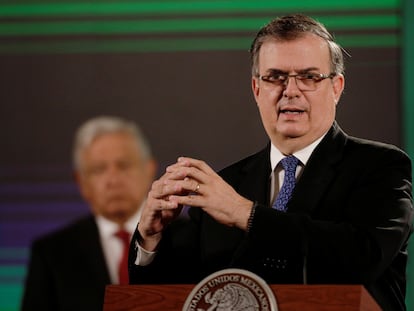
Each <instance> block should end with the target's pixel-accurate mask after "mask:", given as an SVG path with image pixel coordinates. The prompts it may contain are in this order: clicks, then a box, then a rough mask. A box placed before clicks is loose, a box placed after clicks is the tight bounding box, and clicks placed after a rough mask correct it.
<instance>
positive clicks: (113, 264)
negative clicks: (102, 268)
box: [95, 206, 142, 284]
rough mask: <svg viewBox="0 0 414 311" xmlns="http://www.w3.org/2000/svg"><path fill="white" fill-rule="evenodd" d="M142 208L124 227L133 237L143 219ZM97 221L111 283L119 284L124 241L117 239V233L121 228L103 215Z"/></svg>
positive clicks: (97, 217)
mask: <svg viewBox="0 0 414 311" xmlns="http://www.w3.org/2000/svg"><path fill="white" fill-rule="evenodd" d="M141 208H142V206H141V207H140V208H139V209H138V211H137V212H136V213H135V214H134V215H133V216H132V217H131V218H130V219H129V220H128V221H127V222H126V223H125V225H124V227H123V229H124V230H126V231H127V232H128V233H129V234H130V236H131V237H132V235H133V234H134V231H135V228H136V226H137V223H138V221H139V219H140V217H141ZM95 219H96V224H97V225H98V231H99V237H100V240H101V245H102V248H103V253H104V256H105V262H106V265H107V267H108V271H109V277H110V280H111V283H112V284H119V276H118V266H119V262H120V261H121V257H122V252H123V244H122V241H121V240H120V239H119V238H118V237H116V235H115V233H116V232H117V231H118V230H120V229H121V228H120V227H119V225H118V224H117V223H114V222H112V221H110V220H108V219H107V218H105V217H103V216H102V215H98V216H96V217H95Z"/></svg>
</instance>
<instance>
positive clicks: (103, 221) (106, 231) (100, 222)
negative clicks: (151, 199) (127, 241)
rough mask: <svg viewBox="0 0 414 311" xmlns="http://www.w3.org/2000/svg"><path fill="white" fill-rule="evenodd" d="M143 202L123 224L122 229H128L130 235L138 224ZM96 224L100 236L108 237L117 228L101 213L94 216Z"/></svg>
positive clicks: (117, 228) (117, 227) (117, 226)
mask: <svg viewBox="0 0 414 311" xmlns="http://www.w3.org/2000/svg"><path fill="white" fill-rule="evenodd" d="M143 205H144V203H143V204H141V206H140V208H139V209H138V210H137V212H136V213H135V214H134V215H132V217H130V218H129V219H128V221H127V222H126V223H125V224H124V229H125V230H126V231H128V232H129V233H130V234H131V235H132V234H133V233H134V231H135V228H136V226H137V224H138V221H139V219H140V218H141V211H142V208H143ZM95 220H96V224H97V226H98V230H99V233H100V235H101V236H102V237H110V236H112V235H114V234H115V233H116V232H117V231H118V230H119V229H120V227H119V225H118V224H117V223H115V222H113V221H110V220H109V219H107V218H105V217H103V216H102V215H97V216H95Z"/></svg>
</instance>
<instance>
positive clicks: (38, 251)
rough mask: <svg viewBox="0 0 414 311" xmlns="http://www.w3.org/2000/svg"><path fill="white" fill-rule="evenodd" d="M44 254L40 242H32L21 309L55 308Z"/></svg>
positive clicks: (47, 309)
mask: <svg viewBox="0 0 414 311" xmlns="http://www.w3.org/2000/svg"><path fill="white" fill-rule="evenodd" d="M48 267H50V265H49V264H48V263H47V260H46V256H44V252H43V247H42V244H41V243H39V242H34V243H33V246H32V250H31V256H30V262H29V266H28V272H27V276H26V281H25V288H24V294H23V300H22V305H21V310H22V311H36V310H44V311H49V310H50V311H52V310H57V309H58V307H57V303H56V301H55V297H56V294H54V285H53V278H52V275H51V274H52V271H51V270H50V268H48Z"/></svg>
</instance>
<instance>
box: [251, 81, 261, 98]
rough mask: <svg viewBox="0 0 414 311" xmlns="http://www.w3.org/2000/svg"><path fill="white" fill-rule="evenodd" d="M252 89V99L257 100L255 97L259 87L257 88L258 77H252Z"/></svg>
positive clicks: (257, 95) (257, 94)
mask: <svg viewBox="0 0 414 311" xmlns="http://www.w3.org/2000/svg"><path fill="white" fill-rule="evenodd" d="M252 91H253V95H254V99H255V100H256V102H257V97H259V93H260V88H259V79H258V78H256V77H252Z"/></svg>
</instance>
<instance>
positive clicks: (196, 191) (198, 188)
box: [194, 184, 200, 193]
mask: <svg viewBox="0 0 414 311" xmlns="http://www.w3.org/2000/svg"><path fill="white" fill-rule="evenodd" d="M198 190H200V184H197V186H196V187H195V190H194V192H195V193H198Z"/></svg>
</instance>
